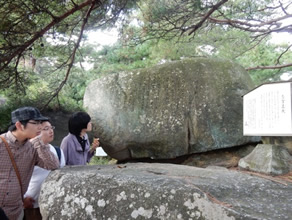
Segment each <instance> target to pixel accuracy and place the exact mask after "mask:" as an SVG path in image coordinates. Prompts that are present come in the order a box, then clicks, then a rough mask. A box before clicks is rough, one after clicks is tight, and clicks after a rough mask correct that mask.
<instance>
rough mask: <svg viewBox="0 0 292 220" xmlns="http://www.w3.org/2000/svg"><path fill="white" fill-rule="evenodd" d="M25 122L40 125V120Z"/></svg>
mask: <svg viewBox="0 0 292 220" xmlns="http://www.w3.org/2000/svg"><path fill="white" fill-rule="evenodd" d="M27 123H29V124H33V125H40V124H41V123H42V122H41V121H28V122H27Z"/></svg>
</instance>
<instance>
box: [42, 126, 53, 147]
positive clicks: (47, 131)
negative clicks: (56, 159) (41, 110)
mask: <svg viewBox="0 0 292 220" xmlns="http://www.w3.org/2000/svg"><path fill="white" fill-rule="evenodd" d="M54 128H55V127H54V126H52V125H51V123H50V122H48V121H45V122H43V123H42V140H43V142H44V143H45V144H49V143H51V142H52V141H53V140H54Z"/></svg>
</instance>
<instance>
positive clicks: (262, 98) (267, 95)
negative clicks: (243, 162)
mask: <svg viewBox="0 0 292 220" xmlns="http://www.w3.org/2000/svg"><path fill="white" fill-rule="evenodd" d="M243 135H246V136H292V118H291V82H284V83H270V84H264V85H261V86H259V87H258V88H256V89H254V90H253V91H251V92H249V93H247V94H246V95H244V96H243Z"/></svg>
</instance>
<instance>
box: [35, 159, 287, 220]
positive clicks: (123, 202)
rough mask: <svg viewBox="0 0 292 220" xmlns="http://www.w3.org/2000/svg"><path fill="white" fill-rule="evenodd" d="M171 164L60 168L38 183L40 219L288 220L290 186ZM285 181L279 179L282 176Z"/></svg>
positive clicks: (225, 171) (225, 172) (262, 179)
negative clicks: (39, 188)
mask: <svg viewBox="0 0 292 220" xmlns="http://www.w3.org/2000/svg"><path fill="white" fill-rule="evenodd" d="M271 179H272V178H270V179H265V178H260V177H257V176H251V175H249V174H246V173H241V172H238V171H231V170H228V169H226V168H218V167H209V168H204V169H203V168H196V167H191V166H184V165H173V164H154V163H152V164H146V163H129V164H123V165H103V166H75V167H65V168H62V169H60V170H56V171H53V172H51V173H50V175H49V176H48V178H47V179H46V180H45V182H44V183H43V185H42V189H41V194H40V199H39V202H40V209H41V213H42V215H43V219H44V220H47V219H59V220H62V219H64V220H70V219H92V220H99V219H107V220H109V219H111V220H114V219H121V220H131V219H133V220H134V219H151V220H156V219H160V220H165V219H168V220H179V219H201V220H205V219H209V220H231V219H232V220H235V219H245V220H252V219H265V220H285V219H287V220H288V219H289V220H290V219H292V209H291V204H292V184H291V183H289V182H281V181H272V180H271ZM282 181H284V180H282Z"/></svg>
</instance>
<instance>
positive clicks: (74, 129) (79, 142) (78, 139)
mask: <svg viewBox="0 0 292 220" xmlns="http://www.w3.org/2000/svg"><path fill="white" fill-rule="evenodd" d="M90 120H91V118H90V116H89V115H88V114H87V113H86V112H76V113H74V114H73V115H71V117H70V118H69V122H68V127H69V134H68V135H67V136H66V137H64V138H63V140H62V143H61V149H62V150H63V152H64V156H65V160H66V165H86V164H87V163H89V161H90V159H91V158H92V156H93V155H94V152H95V150H96V148H97V147H98V146H99V141H98V139H97V140H96V141H94V142H93V143H92V146H91V147H90V142H89V140H88V135H87V133H86V132H88V131H91V130H92V124H91V121H90Z"/></svg>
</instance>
